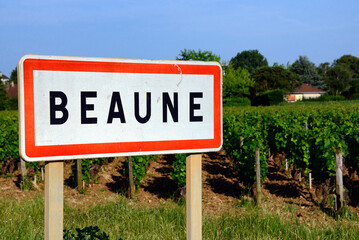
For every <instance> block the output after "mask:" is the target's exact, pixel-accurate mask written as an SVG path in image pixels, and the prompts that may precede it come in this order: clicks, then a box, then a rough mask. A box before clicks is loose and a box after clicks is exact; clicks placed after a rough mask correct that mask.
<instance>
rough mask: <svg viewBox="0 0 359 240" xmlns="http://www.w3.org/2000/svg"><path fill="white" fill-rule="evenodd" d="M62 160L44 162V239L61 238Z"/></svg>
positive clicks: (62, 200) (62, 202) (62, 201)
mask: <svg viewBox="0 0 359 240" xmlns="http://www.w3.org/2000/svg"><path fill="white" fill-rule="evenodd" d="M63 189H64V162H63V161H59V162H45V240H50V239H51V240H54V239H62V237H63V207H64V194H63Z"/></svg>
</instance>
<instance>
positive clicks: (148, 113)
mask: <svg viewBox="0 0 359 240" xmlns="http://www.w3.org/2000/svg"><path fill="white" fill-rule="evenodd" d="M139 101H140V97H139V93H138V92H135V117H136V120H137V121H138V122H139V123H146V122H148V120H150V118H151V93H150V92H148V93H146V103H147V104H146V116H145V117H141V116H140V103H139Z"/></svg>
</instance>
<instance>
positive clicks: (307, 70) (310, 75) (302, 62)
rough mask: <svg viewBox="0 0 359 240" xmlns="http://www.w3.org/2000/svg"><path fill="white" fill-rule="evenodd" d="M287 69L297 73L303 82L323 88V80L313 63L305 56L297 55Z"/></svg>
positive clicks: (324, 86)
mask: <svg viewBox="0 0 359 240" xmlns="http://www.w3.org/2000/svg"><path fill="white" fill-rule="evenodd" d="M289 70H290V71H292V72H294V73H296V74H298V75H299V76H300V79H301V80H302V82H303V83H306V84H309V85H311V86H313V87H316V88H319V89H325V88H326V85H325V81H324V79H323V78H322V76H320V75H319V73H318V72H317V68H316V67H315V64H314V63H312V62H311V61H309V59H308V57H306V56H299V59H297V60H296V61H295V62H294V63H293V64H292V65H291V66H290V67H289Z"/></svg>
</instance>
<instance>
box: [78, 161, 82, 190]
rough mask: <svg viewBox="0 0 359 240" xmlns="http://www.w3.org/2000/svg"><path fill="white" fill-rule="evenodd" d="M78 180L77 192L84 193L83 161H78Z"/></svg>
mask: <svg viewBox="0 0 359 240" xmlns="http://www.w3.org/2000/svg"><path fill="white" fill-rule="evenodd" d="M76 178H77V181H76V182H77V191H79V192H82V191H83V186H82V160H81V159H77V160H76Z"/></svg>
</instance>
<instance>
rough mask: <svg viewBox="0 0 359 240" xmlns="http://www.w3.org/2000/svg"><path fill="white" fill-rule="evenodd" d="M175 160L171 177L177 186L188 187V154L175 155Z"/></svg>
mask: <svg viewBox="0 0 359 240" xmlns="http://www.w3.org/2000/svg"><path fill="white" fill-rule="evenodd" d="M174 158H175V160H174V161H173V164H172V167H173V172H172V173H171V177H172V179H173V180H174V181H175V182H176V184H177V186H179V187H183V186H185V185H186V154H175V155H174Z"/></svg>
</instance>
